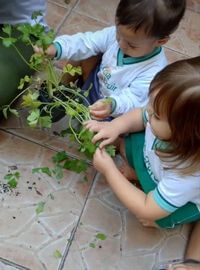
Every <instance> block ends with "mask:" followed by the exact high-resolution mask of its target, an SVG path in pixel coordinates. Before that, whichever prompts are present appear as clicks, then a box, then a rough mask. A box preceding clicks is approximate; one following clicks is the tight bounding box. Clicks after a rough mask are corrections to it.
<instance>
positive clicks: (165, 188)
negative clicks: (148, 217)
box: [153, 171, 200, 212]
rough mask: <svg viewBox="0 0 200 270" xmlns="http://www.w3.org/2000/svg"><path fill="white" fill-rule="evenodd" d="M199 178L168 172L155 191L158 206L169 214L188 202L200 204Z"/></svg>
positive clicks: (154, 195)
mask: <svg viewBox="0 0 200 270" xmlns="http://www.w3.org/2000/svg"><path fill="white" fill-rule="evenodd" d="M199 177H200V176H199V175H198V176H196V177H195V176H180V175H178V174H176V173H174V172H172V171H166V172H165V173H164V178H163V179H162V180H161V181H160V182H159V184H158V186H157V188H156V189H155V190H154V191H153V197H154V199H155V201H156V202H157V204H158V205H159V206H160V207H161V208H163V209H164V210H166V211H168V212H173V211H175V210H176V209H178V208H179V207H181V206H183V205H185V204H186V203H188V202H193V203H197V204H199V202H200V179H199Z"/></svg>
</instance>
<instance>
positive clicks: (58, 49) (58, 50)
mask: <svg viewBox="0 0 200 270" xmlns="http://www.w3.org/2000/svg"><path fill="white" fill-rule="evenodd" d="M53 45H54V47H55V49H56V54H55V56H54V58H55V59H56V60H59V59H60V58H61V55H62V47H61V45H60V43H59V42H57V41H56V42H54V43H53Z"/></svg>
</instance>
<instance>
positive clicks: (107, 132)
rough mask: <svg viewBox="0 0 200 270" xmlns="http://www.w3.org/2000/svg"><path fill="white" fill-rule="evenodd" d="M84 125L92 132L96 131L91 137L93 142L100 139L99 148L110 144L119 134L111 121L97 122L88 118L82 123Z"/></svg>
mask: <svg viewBox="0 0 200 270" xmlns="http://www.w3.org/2000/svg"><path fill="white" fill-rule="evenodd" d="M84 126H85V127H86V128H87V129H89V130H91V131H92V132H96V133H97V134H96V135H94V137H93V139H92V142H93V143H96V142H98V141H100V140H102V142H101V143H100V145H99V148H103V147H104V146H106V145H108V144H112V143H113V142H114V141H115V140H116V139H117V137H118V135H119V134H118V132H117V130H116V128H115V126H114V124H113V123H112V122H98V121H95V120H89V121H86V122H85V123H84Z"/></svg>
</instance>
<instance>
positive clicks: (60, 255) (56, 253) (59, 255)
mask: <svg viewBox="0 0 200 270" xmlns="http://www.w3.org/2000/svg"><path fill="white" fill-rule="evenodd" d="M53 256H54V257H55V258H56V259H60V258H62V254H61V252H60V251H59V250H58V249H56V250H55V251H54V253H53Z"/></svg>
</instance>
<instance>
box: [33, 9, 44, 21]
mask: <svg viewBox="0 0 200 270" xmlns="http://www.w3.org/2000/svg"><path fill="white" fill-rule="evenodd" d="M38 16H43V13H42V11H41V10H38V11H34V12H33V13H32V16H31V19H32V20H35V19H37V17H38Z"/></svg>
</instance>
